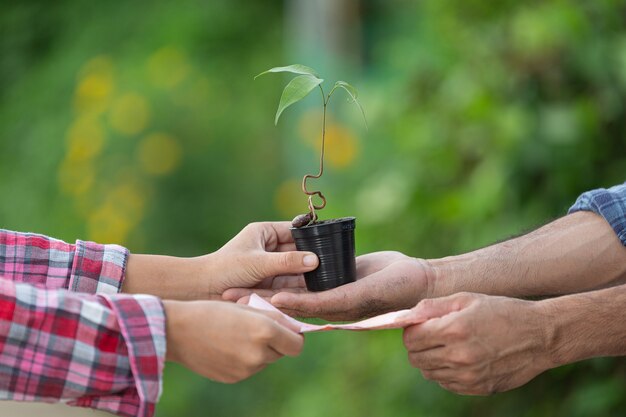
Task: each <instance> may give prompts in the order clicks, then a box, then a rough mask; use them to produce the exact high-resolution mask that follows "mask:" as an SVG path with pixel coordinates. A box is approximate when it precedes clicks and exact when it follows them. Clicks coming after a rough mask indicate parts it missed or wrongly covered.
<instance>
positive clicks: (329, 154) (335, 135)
mask: <svg viewBox="0 0 626 417" xmlns="http://www.w3.org/2000/svg"><path fill="white" fill-rule="evenodd" d="M320 140H321V135H320ZM325 149H326V150H325V153H326V154H325V160H326V161H327V162H328V164H329V165H330V166H332V167H334V168H345V167H347V166H348V165H350V164H351V163H352V162H353V161H354V159H355V158H356V156H357V153H358V150H359V149H358V143H357V140H356V138H355V136H354V134H353V133H352V132H351V131H350V130H348V129H346V128H345V127H343V126H340V125H338V124H331V125H330V126H327V128H326V144H325Z"/></svg>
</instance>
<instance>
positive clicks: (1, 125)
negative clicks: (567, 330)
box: [0, 0, 626, 417]
mask: <svg viewBox="0 0 626 417" xmlns="http://www.w3.org/2000/svg"><path fill="white" fill-rule="evenodd" d="M346 1H347V0H346ZM349 3H352V4H356V5H357V6H358V7H356V8H354V10H357V11H358V16H357V18H358V20H359V21H360V22H361V26H360V27H361V30H362V32H360V39H361V40H362V48H361V49H362V50H361V51H360V59H361V64H360V65H355V63H354V62H353V61H352V60H351V61H350V62H349V63H344V62H343V61H342V59H343V57H342V56H341V55H337V56H328V55H325V54H324V51H320V50H319V48H317V49H316V50H315V51H314V53H315V54H318V55H319V54H321V55H324V62H326V63H327V62H334V63H336V66H337V67H342V68H343V70H344V72H342V73H341V74H331V76H330V78H332V77H335V78H338V79H342V78H345V79H349V80H350V81H351V82H352V81H353V82H354V85H355V86H356V87H357V88H358V89H359V91H360V92H361V100H362V103H363V106H364V107H365V110H366V112H367V114H368V121H369V124H370V130H369V131H368V132H365V131H363V129H362V128H361V124H360V120H359V119H358V118H359V117H360V115H359V114H358V113H357V112H353V111H352V110H353V109H351V108H350V109H347V110H345V111H344V110H342V109H341V107H348V106H339V105H337V104H336V103H335V105H333V106H331V107H332V108H331V110H330V112H331V118H330V120H329V125H328V154H327V162H328V168H329V169H328V171H327V173H326V174H325V177H324V178H323V179H322V180H320V183H319V185H320V187H321V189H322V190H323V191H324V193H325V194H326V196H327V197H328V201H329V205H328V208H327V209H325V210H324V212H323V213H320V214H321V215H322V216H326V217H331V216H345V215H356V216H357V217H358V222H359V223H358V230H357V246H358V247H357V250H358V251H359V252H360V253H364V252H368V251H373V250H382V249H395V250H401V251H403V252H406V253H408V254H412V255H414V256H421V257H436V256H444V255H448V254H453V253H458V252H462V251H467V250H471V249H473V248H476V247H478V246H482V245H486V244H489V243H491V242H493V241H495V240H499V239H505V238H507V237H508V236H509V235H511V234H515V233H519V232H521V231H524V230H528V229H530V228H533V227H536V226H537V225H539V224H542V223H545V222H547V221H549V220H550V219H552V218H554V217H557V216H560V215H563V214H564V213H565V212H566V210H567V207H568V206H569V205H570V204H571V203H573V201H574V200H575V198H576V197H577V195H578V194H579V193H581V192H583V191H585V190H587V189H591V188H596V187H600V186H610V185H613V184H615V183H619V182H622V181H623V180H624V172H625V171H626V153H624V152H623V150H624V144H625V142H624V136H625V133H626V132H625V130H626V126H625V125H624V122H623V121H624V120H625V119H626V118H625V116H626V114H625V113H626V107H625V103H624V98H623V97H624V95H625V93H626V25H625V24H624V23H625V22H624V20H625V19H624V16H626V14H625V12H626V10H625V9H626V6H625V5H624V4H623V2H620V1H617V0H593V1H592V0H586V1H583V0H580V1H558V0H553V1H549V0H544V1H527V2H521V1H512V0H502V1H499V2H488V1H486V0H422V1H419V2H418V1H414V2H396V1H382V0H371V1H362V2H357V1H355V0H351V1H349ZM284 8H285V5H284V4H283V2H280V1H265V2H247V1H242V0H231V1H228V2H227V1H221V0H215V1H212V2H201V1H191V0H184V1H179V2H175V3H171V2H160V1H154V2H141V1H140V2H96V3H93V2H90V3H86V2H79V1H75V0H60V1H57V2H54V3H49V2H44V1H26V2H19V3H14V4H4V5H3V6H2V13H0V52H1V53H2V59H1V60H0V195H2V196H3V199H2V201H3V203H2V204H0V226H1V227H4V228H8V229H14V230H23V231H37V232H42V233H46V234H49V235H53V236H56V237H59V238H63V239H65V240H70V241H72V240H74V239H76V238H88V239H93V240H98V241H102V242H117V243H122V244H125V245H127V246H128V247H129V248H130V249H131V250H132V251H135V252H153V253H168V254H173V255H188V256H190V255H196V254H200V253H204V252H207V251H211V250H215V249H216V248H217V247H219V246H220V245H221V244H223V243H224V242H225V241H227V240H228V239H229V238H230V237H232V236H233V235H234V234H235V233H236V232H237V231H238V230H239V229H241V228H242V227H243V226H244V225H245V224H246V223H248V222H251V221H255V220H265V219H277V218H282V219H290V218H291V217H293V216H294V215H295V214H298V213H301V212H303V211H305V210H306V198H305V197H304V196H303V195H302V194H301V193H300V191H299V180H300V178H301V176H302V175H303V174H304V173H305V172H308V171H314V170H315V167H316V160H317V157H318V153H317V152H318V146H319V144H318V140H319V128H320V114H319V110H317V109H315V108H313V107H311V109H310V110H303V111H301V112H300V113H296V116H297V118H298V121H297V122H294V123H292V124H291V125H289V124H287V125H285V126H284V127H282V130H277V129H276V128H275V127H274V126H273V125H272V122H271V121H272V115H273V108H274V104H275V102H276V101H277V100H278V95H277V94H276V91H279V90H278V89H279V87H280V85H282V84H281V83H282V82H283V80H281V79H279V78H280V77H276V79H275V80H274V81H273V82H269V81H268V82H264V83H259V82H257V83H254V82H253V80H252V77H253V75H255V74H258V73H259V72H260V71H262V70H263V69H265V68H269V67H271V66H275V65H279V64H284V63H286V62H290V61H294V59H291V58H292V57H290V56H285V55H287V54H284V53H283V52H282V50H283V46H282V45H283V44H284V42H285V40H286V38H289V37H290V36H291V35H292V34H289V33H284V30H283V23H284V19H285V15H284ZM292 26H293V25H292ZM296 26H297V25H296ZM305 52H306V51H305ZM312 53H313V52H312ZM303 63H304V64H307V65H311V66H313V67H316V68H317V67H318V66H317V63H316V62H303ZM346 70H347V71H348V72H346ZM335 75H336V76H335ZM288 111H291V109H290V110H288ZM625 376H626V365H625V363H624V361H623V360H621V359H596V360H591V361H586V362H583V363H579V364H575V365H571V366H567V367H563V368H559V369H555V370H553V371H550V372H547V373H545V374H544V375H542V376H540V377H538V378H537V379H535V380H534V381H532V382H531V383H529V384H528V385H526V386H525V387H523V388H520V389H517V390H514V391H512V392H509V393H504V394H499V395H496V396H493V397H489V398H470V397H461V396H456V395H453V394H450V393H447V392H445V391H444V390H442V389H440V388H439V387H438V386H436V385H434V384H431V383H428V382H426V381H424V380H423V379H422V378H421V376H420V373H419V371H417V370H415V369H412V368H410V367H409V366H408V362H407V360H406V356H405V352H404V350H403V349H402V346H401V340H400V334H399V332H397V331H385V332H372V333H357V334H354V333H324V334H314V335H309V336H307V343H306V346H305V350H304V353H303V355H302V356H301V357H299V358H295V359H287V360H283V361H280V362H278V363H277V364H275V365H273V366H271V367H270V368H268V369H267V370H265V371H264V372H262V373H261V374H259V375H256V376H255V377H253V378H251V379H250V380H248V381H245V382H243V383H241V384H237V385H233V386H229V385H220V384H216V383H212V382H209V381H206V380H203V379H201V378H199V377H196V376H194V375H192V374H191V373H190V372H188V371H186V370H184V369H182V368H180V367H176V366H172V365H168V367H167V369H166V374H165V382H164V395H163V399H162V402H161V404H160V405H159V409H158V414H159V415H160V416H162V417H165V416H178V415H214V416H219V415H224V416H226V415H228V416H230V415H254V416H294V415H296V416H303V417H306V416H319V415H325V414H327V415H340V416H342V417H351V416H354V417H356V416H363V415H393V416H409V415H410V416H419V415H424V416H431V417H432V416H446V417H450V416H461V415H462V416H473V415H476V416H500V415H519V416H583V415H596V416H613V415H620V414H623V411H622V410H623V409H624V406H626V402H625V400H624V398H625V396H624V395H623V393H624V392H625V391H626V378H625Z"/></svg>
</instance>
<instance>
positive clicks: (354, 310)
mask: <svg viewBox="0 0 626 417" xmlns="http://www.w3.org/2000/svg"><path fill="white" fill-rule="evenodd" d="M356 270H357V281H356V282H352V283H350V284H346V285H342V286H340V287H337V288H333V289H332V290H328V291H321V292H309V291H307V289H306V287H305V285H304V280H303V279H297V280H296V279H292V281H290V284H291V286H290V287H289V288H270V289H246V288H233V289H230V290H228V291H225V292H224V294H223V297H224V299H227V300H238V299H240V298H242V297H246V296H248V295H250V294H251V293H253V292H254V293H257V294H258V295H260V296H262V297H264V298H266V299H268V300H270V301H271V303H272V304H273V305H274V306H276V307H278V308H280V309H281V310H283V311H284V312H285V313H287V314H289V315H292V316H297V317H320V318H323V319H326V320H342V321H344V320H345V321H347V320H356V319H360V318H363V317H370V316H375V315H378V314H382V313H386V312H389V311H394V310H401V309H405V308H410V307H412V306H414V305H415V304H416V303H417V302H418V301H419V300H421V299H423V298H425V297H427V296H428V295H429V283H430V282H431V281H432V279H433V278H432V271H431V269H430V267H429V265H428V264H427V263H426V262H425V261H423V260H420V259H415V258H411V257H408V256H406V255H403V254H402V253H400V252H375V253H370V254H367V255H362V256H359V257H358V258H357V259H356ZM288 282H289V281H288ZM283 284H284V283H283Z"/></svg>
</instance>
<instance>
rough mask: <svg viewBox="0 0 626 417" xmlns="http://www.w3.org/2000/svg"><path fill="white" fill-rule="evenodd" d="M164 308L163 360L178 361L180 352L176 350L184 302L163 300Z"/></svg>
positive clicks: (183, 323)
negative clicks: (164, 349) (164, 343)
mask: <svg viewBox="0 0 626 417" xmlns="http://www.w3.org/2000/svg"><path fill="white" fill-rule="evenodd" d="M163 309H164V310H165V340H166V353H165V360H166V361H170V362H180V360H179V358H180V352H179V350H178V347H179V346H180V345H179V342H178V340H179V339H180V336H179V334H180V332H181V330H182V329H183V328H184V325H185V320H184V319H183V314H182V313H183V310H184V302H182V301H172V300H163Z"/></svg>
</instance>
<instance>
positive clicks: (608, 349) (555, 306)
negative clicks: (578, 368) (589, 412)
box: [537, 285, 626, 366]
mask: <svg viewBox="0 0 626 417" xmlns="http://www.w3.org/2000/svg"><path fill="white" fill-rule="evenodd" d="M537 306H538V307H539V308H541V309H542V310H543V311H544V312H546V316H545V317H546V318H548V322H547V323H546V326H545V336H546V337H545V340H546V347H547V351H548V352H549V357H550V360H551V361H552V363H553V365H554V366H559V365H565V364H568V363H572V362H577V361H580V360H584V359H589V358H593V357H601V356H621V355H626V325H625V324H624V319H623V316H624V311H625V309H626V285H620V286H617V287H613V288H607V289H603V290H598V291H592V292H588V293H582V294H574V295H569V296H564V297H558V298H553V299H548V300H543V301H540V302H538V303H537Z"/></svg>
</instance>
